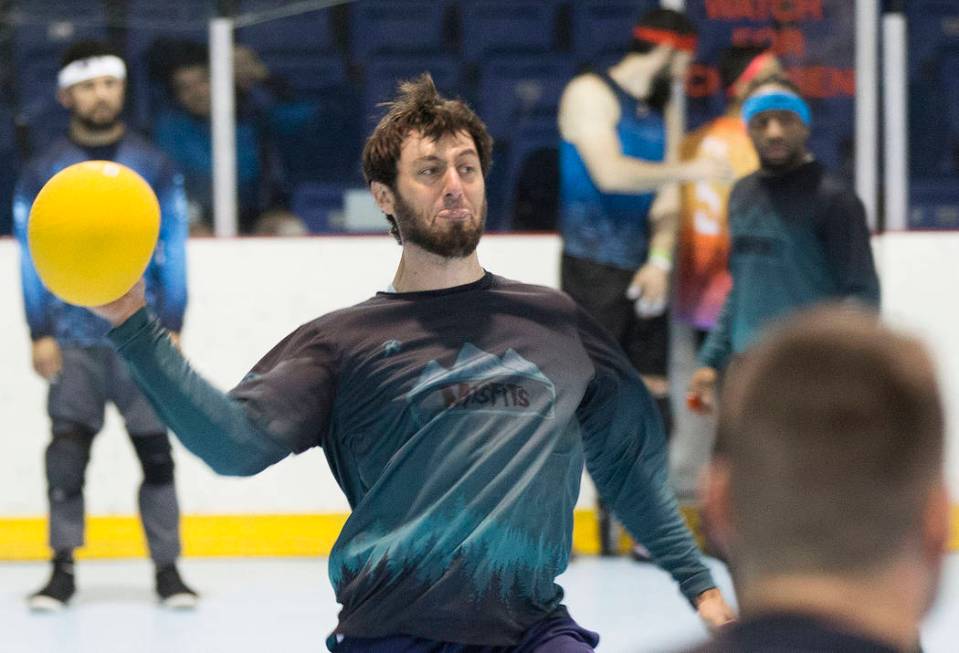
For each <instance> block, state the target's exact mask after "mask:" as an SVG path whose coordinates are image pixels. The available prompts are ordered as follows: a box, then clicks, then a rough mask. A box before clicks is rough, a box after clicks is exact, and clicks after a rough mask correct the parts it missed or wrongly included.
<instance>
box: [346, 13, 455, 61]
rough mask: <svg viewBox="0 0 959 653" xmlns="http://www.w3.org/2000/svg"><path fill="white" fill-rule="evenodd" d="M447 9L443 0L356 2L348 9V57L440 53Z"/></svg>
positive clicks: (444, 41) (444, 43) (444, 33)
mask: <svg viewBox="0 0 959 653" xmlns="http://www.w3.org/2000/svg"><path fill="white" fill-rule="evenodd" d="M449 8H450V5H449V3H448V2H445V1H444V0H359V1H358V2H355V3H353V4H352V5H351V6H350V9H351V14H350V53H351V54H352V56H353V57H354V58H356V59H358V60H363V59H365V58H366V57H368V56H370V55H372V54H382V53H386V52H439V51H441V50H444V49H445V48H446V45H447V37H446V15H447V11H448V10H449Z"/></svg>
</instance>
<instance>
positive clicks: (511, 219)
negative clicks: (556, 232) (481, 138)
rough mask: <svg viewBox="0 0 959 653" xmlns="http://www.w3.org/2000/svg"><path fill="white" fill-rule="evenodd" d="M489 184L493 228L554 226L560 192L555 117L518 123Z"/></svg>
mask: <svg viewBox="0 0 959 653" xmlns="http://www.w3.org/2000/svg"><path fill="white" fill-rule="evenodd" d="M504 145H505V147H504V149H505V156H504V157H502V158H501V159H499V160H497V162H496V165H495V166H494V167H493V171H492V172H493V174H492V175H491V178H490V181H489V182H488V183H487V190H488V192H489V195H490V208H489V218H488V223H489V229H490V231H508V230H510V229H516V228H520V229H527V230H529V229H537V230H540V229H551V228H552V226H553V225H555V211H556V200H557V198H558V193H559V176H558V154H557V152H558V146H559V130H558V128H557V126H556V119H555V117H554V118H536V119H531V120H527V121H523V122H521V123H520V124H518V125H517V126H516V128H515V129H514V131H513V133H512V135H511V138H510V140H509V142H508V144H504Z"/></svg>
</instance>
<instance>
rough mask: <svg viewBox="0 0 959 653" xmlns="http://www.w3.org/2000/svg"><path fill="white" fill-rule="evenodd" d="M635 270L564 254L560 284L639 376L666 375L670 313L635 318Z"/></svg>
mask: <svg viewBox="0 0 959 653" xmlns="http://www.w3.org/2000/svg"><path fill="white" fill-rule="evenodd" d="M635 273H636V272H635V270H623V269H620V268H614V267H610V266H608V265H603V264H602V263H594V262H593V261H588V260H586V259H581V258H576V257H575V256H570V255H569V254H563V260H562V265H561V267H560V285H561V287H562V289H563V291H564V292H566V293H568V294H569V296H570V297H572V298H573V299H574V300H575V301H576V303H577V304H579V305H580V306H582V307H583V309H584V310H585V311H586V312H587V313H589V314H590V315H591V316H592V317H593V318H594V319H595V320H596V321H597V322H599V323H600V324H601V325H603V327H604V328H605V329H606V330H607V331H609V333H610V335H612V336H613V338H614V339H615V340H616V342H618V343H619V345H620V346H621V347H622V348H623V350H624V351H625V352H626V355H627V356H629V360H630V361H631V362H632V364H633V367H635V368H636V371H638V372H639V373H640V374H643V375H648V376H666V370H667V367H668V360H669V316H668V313H664V314H663V315H658V316H656V317H651V318H641V317H638V316H637V315H636V309H635V307H634V305H633V304H634V302H633V301H632V300H631V299H628V298H627V297H626V290H627V289H628V288H629V285H630V283H632V281H633V276H634V275H635Z"/></svg>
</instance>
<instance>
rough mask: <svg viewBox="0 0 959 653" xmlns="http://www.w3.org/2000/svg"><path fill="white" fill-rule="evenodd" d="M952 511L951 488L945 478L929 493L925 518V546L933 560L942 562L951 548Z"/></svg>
mask: <svg viewBox="0 0 959 653" xmlns="http://www.w3.org/2000/svg"><path fill="white" fill-rule="evenodd" d="M951 512H952V509H951V505H950V501H949V490H948V489H947V488H946V483H945V481H944V480H943V481H941V482H939V483H937V484H936V486H935V487H934V488H933V489H932V491H931V492H930V493H929V499H928V500H927V502H926V510H925V519H924V520H923V521H924V523H923V548H924V550H925V553H926V555H927V556H928V557H929V558H930V559H931V560H932V561H933V562H941V559H942V558H943V557H944V556H945V554H946V551H947V550H948V548H949V537H950V535H951V530H952V529H951V520H950V516H951V514H950V513H951Z"/></svg>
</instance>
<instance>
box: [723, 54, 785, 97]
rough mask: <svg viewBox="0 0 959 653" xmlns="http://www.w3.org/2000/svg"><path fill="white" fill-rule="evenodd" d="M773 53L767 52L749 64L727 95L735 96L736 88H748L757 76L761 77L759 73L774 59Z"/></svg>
mask: <svg viewBox="0 0 959 653" xmlns="http://www.w3.org/2000/svg"><path fill="white" fill-rule="evenodd" d="M773 56H774V55H773V53H772V52H769V51H766V52H763V53H762V54H761V55H759V56H758V57H756V58H755V59H753V60H752V61H750V62H749V65H748V66H746V70H744V71H743V72H742V73H740V75H739V77H737V78H736V81H735V82H733V83H732V85H730V87H729V90H728V91H726V94H727V95H735V93H736V87H738V86H748V85H749V82H751V81H753V80H754V79H756V76H757V75H759V72H760V71H761V70H762V69H763V66H765V65H766V64H767V63H768V62H769V61H770V60H771V59H772V58H773Z"/></svg>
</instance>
